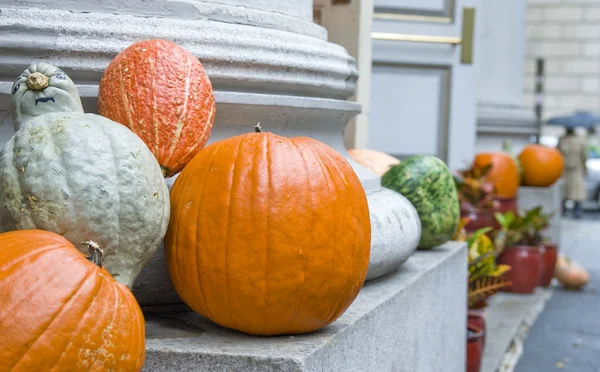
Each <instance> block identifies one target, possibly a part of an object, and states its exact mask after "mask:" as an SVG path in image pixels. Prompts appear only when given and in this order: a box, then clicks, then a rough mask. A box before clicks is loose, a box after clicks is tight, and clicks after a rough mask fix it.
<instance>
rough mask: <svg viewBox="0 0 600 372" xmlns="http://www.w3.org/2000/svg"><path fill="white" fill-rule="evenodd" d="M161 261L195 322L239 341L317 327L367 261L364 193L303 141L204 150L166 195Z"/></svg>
mask: <svg viewBox="0 0 600 372" xmlns="http://www.w3.org/2000/svg"><path fill="white" fill-rule="evenodd" d="M171 200H172V201H171V203H172V204H171V206H172V209H171V222H170V225H169V230H168V232H167V237H166V240H165V251H166V261H167V264H168V268H169V273H170V275H171V279H172V281H173V284H174V286H175V289H176V290H177V293H178V294H179V295H180V296H181V298H182V299H183V300H184V301H185V303H186V304H187V305H188V306H189V307H191V308H192V309H193V310H194V311H196V312H198V313H199V314H201V315H203V316H205V317H207V318H209V319H211V320H213V321H214V322H216V323H218V324H220V325H222V326H225V327H228V328H233V329H236V330H239V331H242V332H245V333H250V334H255V335H278V334H294V333H306V332H311V331H314V330H317V329H319V328H322V327H324V326H326V325H327V324H329V323H331V322H333V321H334V320H335V319H336V318H338V317H339V316H340V315H341V314H342V313H343V312H344V311H345V310H346V309H347V308H348V306H350V304H351V303H352V301H353V300H354V299H355V298H356V296H357V294H358V292H359V290H360V288H361V287H362V285H363V281H364V280H365V276H366V273H367V268H368V263H369V251H370V241H371V226H370V220H369V209H368V205H367V198H366V195H365V192H364V190H363V188H362V186H361V184H360V181H359V179H358V177H357V176H356V174H355V173H354V171H353V170H352V168H351V167H350V165H349V164H348V163H347V162H346V161H345V160H344V158H343V157H342V156H341V155H340V154H338V153H337V152H335V151H334V150H333V149H332V148H330V147H329V146H327V145H325V144H323V143H321V142H318V141H316V140H314V139H310V138H304V137H297V138H286V137H281V136H278V135H274V134H272V133H251V134H244V135H240V136H236V137H232V138H228V139H225V140H222V141H219V142H216V143H213V144H211V145H209V146H207V147H206V148H205V149H203V150H202V151H201V152H200V153H199V154H198V155H197V156H196V157H195V158H194V159H193V160H192V161H191V162H190V163H189V164H188V165H187V166H186V167H185V169H184V170H183V172H181V174H180V175H179V177H178V178H177V180H176V181H175V184H174V186H173V189H172V191H171Z"/></svg>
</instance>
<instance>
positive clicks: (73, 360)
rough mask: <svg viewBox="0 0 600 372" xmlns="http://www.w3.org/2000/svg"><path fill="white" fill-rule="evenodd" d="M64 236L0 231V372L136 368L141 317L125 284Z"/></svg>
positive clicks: (140, 359)
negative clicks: (86, 255)
mask: <svg viewBox="0 0 600 372" xmlns="http://www.w3.org/2000/svg"><path fill="white" fill-rule="evenodd" d="M87 244H88V246H89V249H90V253H91V255H90V259H91V260H92V261H93V262H90V261H89V260H88V259H86V257H85V256H84V255H82V254H81V253H80V252H79V251H78V250H77V249H76V248H75V247H73V245H71V243H69V241H68V240H66V239H65V238H63V237H62V236H60V235H57V234H55V233H51V232H47V231H41V230H20V231H12V232H7V233H4V234H0V371H11V372H21V371H22V372H30V371H36V372H44V371H73V372H79V371H81V372H90V371H109V370H112V371H141V370H142V366H143V364H144V357H145V353H146V351H145V344H144V332H145V331H144V317H143V315H142V312H141V310H140V308H139V306H138V304H137V302H136V300H135V298H134V297H133V294H132V293H131V292H130V291H129V289H128V288H127V287H126V286H124V285H122V284H120V283H118V282H116V281H115V280H114V279H113V278H112V277H111V276H110V274H109V273H108V272H107V271H106V270H104V269H101V268H100V266H99V265H101V250H100V249H99V248H98V247H97V246H96V245H95V244H94V243H92V242H88V243H87Z"/></svg>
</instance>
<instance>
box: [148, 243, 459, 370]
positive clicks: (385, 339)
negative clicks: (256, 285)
mask: <svg viewBox="0 0 600 372" xmlns="http://www.w3.org/2000/svg"><path fill="white" fill-rule="evenodd" d="M466 277H467V256H466V244H464V243H457V242H450V243H447V244H445V245H443V246H442V247H439V248H438V249H435V250H432V251H418V252H417V253H415V254H414V255H413V257H412V258H411V259H410V260H409V261H408V262H407V263H406V264H404V265H403V266H402V267H401V268H400V269H399V270H398V271H397V272H394V273H391V274H389V275H387V276H385V277H381V278H380V279H377V280H373V281H370V282H367V283H366V284H365V286H364V287H363V289H362V290H361V292H360V294H359V295H358V297H357V299H356V300H355V301H354V303H353V304H352V306H350V308H349V309H348V310H347V311H346V313H345V314H344V315H342V317H340V318H339V319H338V320H337V321H336V322H334V323H333V324H331V325H330V326H328V327H326V328H324V329H322V330H320V331H318V332H315V333H312V334H307V335H297V336H280V337H268V338H265V337H253V336H248V335H244V334H241V333H238V332H234V331H230V330H227V329H224V328H222V327H219V326H217V325H215V324H214V323H211V322H210V321H208V320H206V319H203V318H202V317H200V316H198V315H196V314H194V313H191V312H187V311H182V312H177V313H175V312H173V311H171V312H168V313H161V312H160V311H156V310H155V311H150V309H147V310H146V314H145V316H146V323H147V324H146V346H147V354H146V364H145V366H144V371H147V372H162V371H186V372H196V371H198V372H200V371H202V372H241V371H244V372H275V371H282V372H283V371H286V372H292V371H294V372H295V371H298V372H300V371H307V372H308V371H310V372H316V371H322V372H338V371H339V372H367V371H368V372H370V371H373V372H375V371H394V372H430V371H431V372H433V371H452V372H455V371H456V372H459V371H464V370H465V345H466V342H465V339H466V316H465V304H466V301H467V299H466V295H467V291H466V288H465V285H466V282H465V280H466V279H465V278H466ZM157 310H160V309H157Z"/></svg>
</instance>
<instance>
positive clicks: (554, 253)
mask: <svg viewBox="0 0 600 372" xmlns="http://www.w3.org/2000/svg"><path fill="white" fill-rule="evenodd" d="M540 255H541V258H542V264H541V272H540V278H539V281H538V285H539V286H540V287H547V286H549V285H550V282H552V278H553V277H554V270H555V269H556V260H557V257H558V248H557V246H556V244H555V243H544V244H543V245H542V246H541V247H540Z"/></svg>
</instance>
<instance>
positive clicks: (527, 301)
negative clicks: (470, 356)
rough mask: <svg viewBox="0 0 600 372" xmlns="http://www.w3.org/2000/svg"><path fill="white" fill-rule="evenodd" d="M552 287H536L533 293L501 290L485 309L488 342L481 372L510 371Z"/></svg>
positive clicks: (550, 295) (549, 295) (548, 297)
mask: <svg viewBox="0 0 600 372" xmlns="http://www.w3.org/2000/svg"><path fill="white" fill-rule="evenodd" d="M550 297H552V290H551V289H546V288H537V289H536V291H535V293H534V294H531V295H522V294H513V293H503V292H501V293H498V294H496V295H495V296H493V297H492V298H491V299H490V300H489V301H488V305H489V306H488V308H487V309H486V315H485V321H486V345H485V350H484V352H483V359H482V361H481V371H480V372H496V371H501V372H509V371H512V370H513V368H514V366H515V365H516V363H517V361H518V358H519V356H520V355H521V350H522V348H521V345H522V341H523V339H524V338H525V337H526V334H527V331H528V329H529V328H530V327H531V326H532V325H533V323H535V320H536V319H537V317H538V315H539V314H540V312H541V311H542V310H543V308H544V306H545V305H546V302H547V301H548V300H549V299H550Z"/></svg>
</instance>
